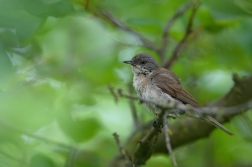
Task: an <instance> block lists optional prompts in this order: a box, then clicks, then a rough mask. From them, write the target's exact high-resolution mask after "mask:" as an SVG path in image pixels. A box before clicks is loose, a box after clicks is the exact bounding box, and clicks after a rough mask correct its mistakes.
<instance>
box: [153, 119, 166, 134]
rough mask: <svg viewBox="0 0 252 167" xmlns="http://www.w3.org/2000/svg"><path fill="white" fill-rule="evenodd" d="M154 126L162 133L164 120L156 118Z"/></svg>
mask: <svg viewBox="0 0 252 167" xmlns="http://www.w3.org/2000/svg"><path fill="white" fill-rule="evenodd" d="M152 126H153V127H154V128H155V129H156V130H158V132H160V133H161V129H162V128H163V126H164V125H163V123H162V122H160V121H159V120H158V119H156V120H155V121H154V122H153V124H152Z"/></svg>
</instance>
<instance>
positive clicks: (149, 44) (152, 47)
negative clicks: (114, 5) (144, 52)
mask: <svg viewBox="0 0 252 167" xmlns="http://www.w3.org/2000/svg"><path fill="white" fill-rule="evenodd" d="M98 10H99V11H100V13H101V15H102V16H103V17H105V18H106V19H107V20H109V21H110V22H111V23H112V24H114V25H115V26H116V27H118V28H119V29H122V30H124V31H127V32H129V33H131V34H133V35H134V36H136V37H137V38H138V39H139V40H140V41H141V42H142V43H143V45H144V46H145V47H146V48H149V49H150V50H154V51H156V52H157V51H158V47H157V46H155V45H154V43H152V42H151V41H149V40H148V39H147V38H145V37H144V36H142V35H141V34H139V33H138V32H137V31H134V30H132V29H131V28H129V27H128V26H127V25H125V24H123V23H122V22H120V21H119V20H118V19H117V18H116V17H115V16H113V15H112V14H111V13H110V12H108V11H106V10H104V9H102V8H98Z"/></svg>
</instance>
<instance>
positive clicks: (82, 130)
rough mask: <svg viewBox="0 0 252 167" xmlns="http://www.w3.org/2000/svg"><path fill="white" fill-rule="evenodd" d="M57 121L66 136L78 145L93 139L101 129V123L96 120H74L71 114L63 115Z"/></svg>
mask: <svg viewBox="0 0 252 167" xmlns="http://www.w3.org/2000/svg"><path fill="white" fill-rule="evenodd" d="M57 120H58V124H59V126H60V128H61V130H62V131H63V132H64V133H65V134H66V136H68V137H70V138H71V139H73V140H74V141H75V142H78V143H81V142H85V141H88V140H90V139H92V138H93V137H94V136H95V135H96V134H97V133H98V131H99V130H100V129H101V124H100V122H99V121H98V120H97V119H95V118H86V119H73V118H72V117H71V115H70V114H64V113H61V115H60V116H59V118H58V119H57Z"/></svg>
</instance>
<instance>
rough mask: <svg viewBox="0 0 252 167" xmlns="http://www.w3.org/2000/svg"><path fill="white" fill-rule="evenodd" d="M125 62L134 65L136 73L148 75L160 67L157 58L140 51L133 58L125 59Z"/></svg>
mask: <svg viewBox="0 0 252 167" xmlns="http://www.w3.org/2000/svg"><path fill="white" fill-rule="evenodd" d="M124 63H126V64H130V65H132V69H133V72H134V73H135V74H144V75H148V74H150V73H152V72H153V71H154V70H156V69H158V64H157V62H156V60H155V59H154V58H153V57H152V56H150V55H148V54H146V53H139V54H137V55H136V56H134V57H133V58H132V59H131V60H129V61H124Z"/></svg>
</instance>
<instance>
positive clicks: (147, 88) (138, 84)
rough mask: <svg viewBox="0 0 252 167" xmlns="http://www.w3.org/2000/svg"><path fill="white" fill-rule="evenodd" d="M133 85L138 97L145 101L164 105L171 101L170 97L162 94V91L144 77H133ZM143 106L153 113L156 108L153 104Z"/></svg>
mask: <svg viewBox="0 0 252 167" xmlns="http://www.w3.org/2000/svg"><path fill="white" fill-rule="evenodd" d="M133 85H134V87H135V89H136V91H137V94H138V96H140V97H142V98H143V99H145V100H148V101H152V102H155V103H157V104H165V103H167V100H168V99H172V98H171V96H170V95H168V94H166V93H164V92H162V90H161V89H160V88H159V87H158V86H157V85H155V84H153V83H152V81H151V79H150V78H149V77H146V76H144V75H142V76H139V75H138V76H134V80H133ZM144 105H145V106H146V107H147V108H149V110H151V111H154V110H156V107H155V106H154V105H153V103H145V102H144Z"/></svg>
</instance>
